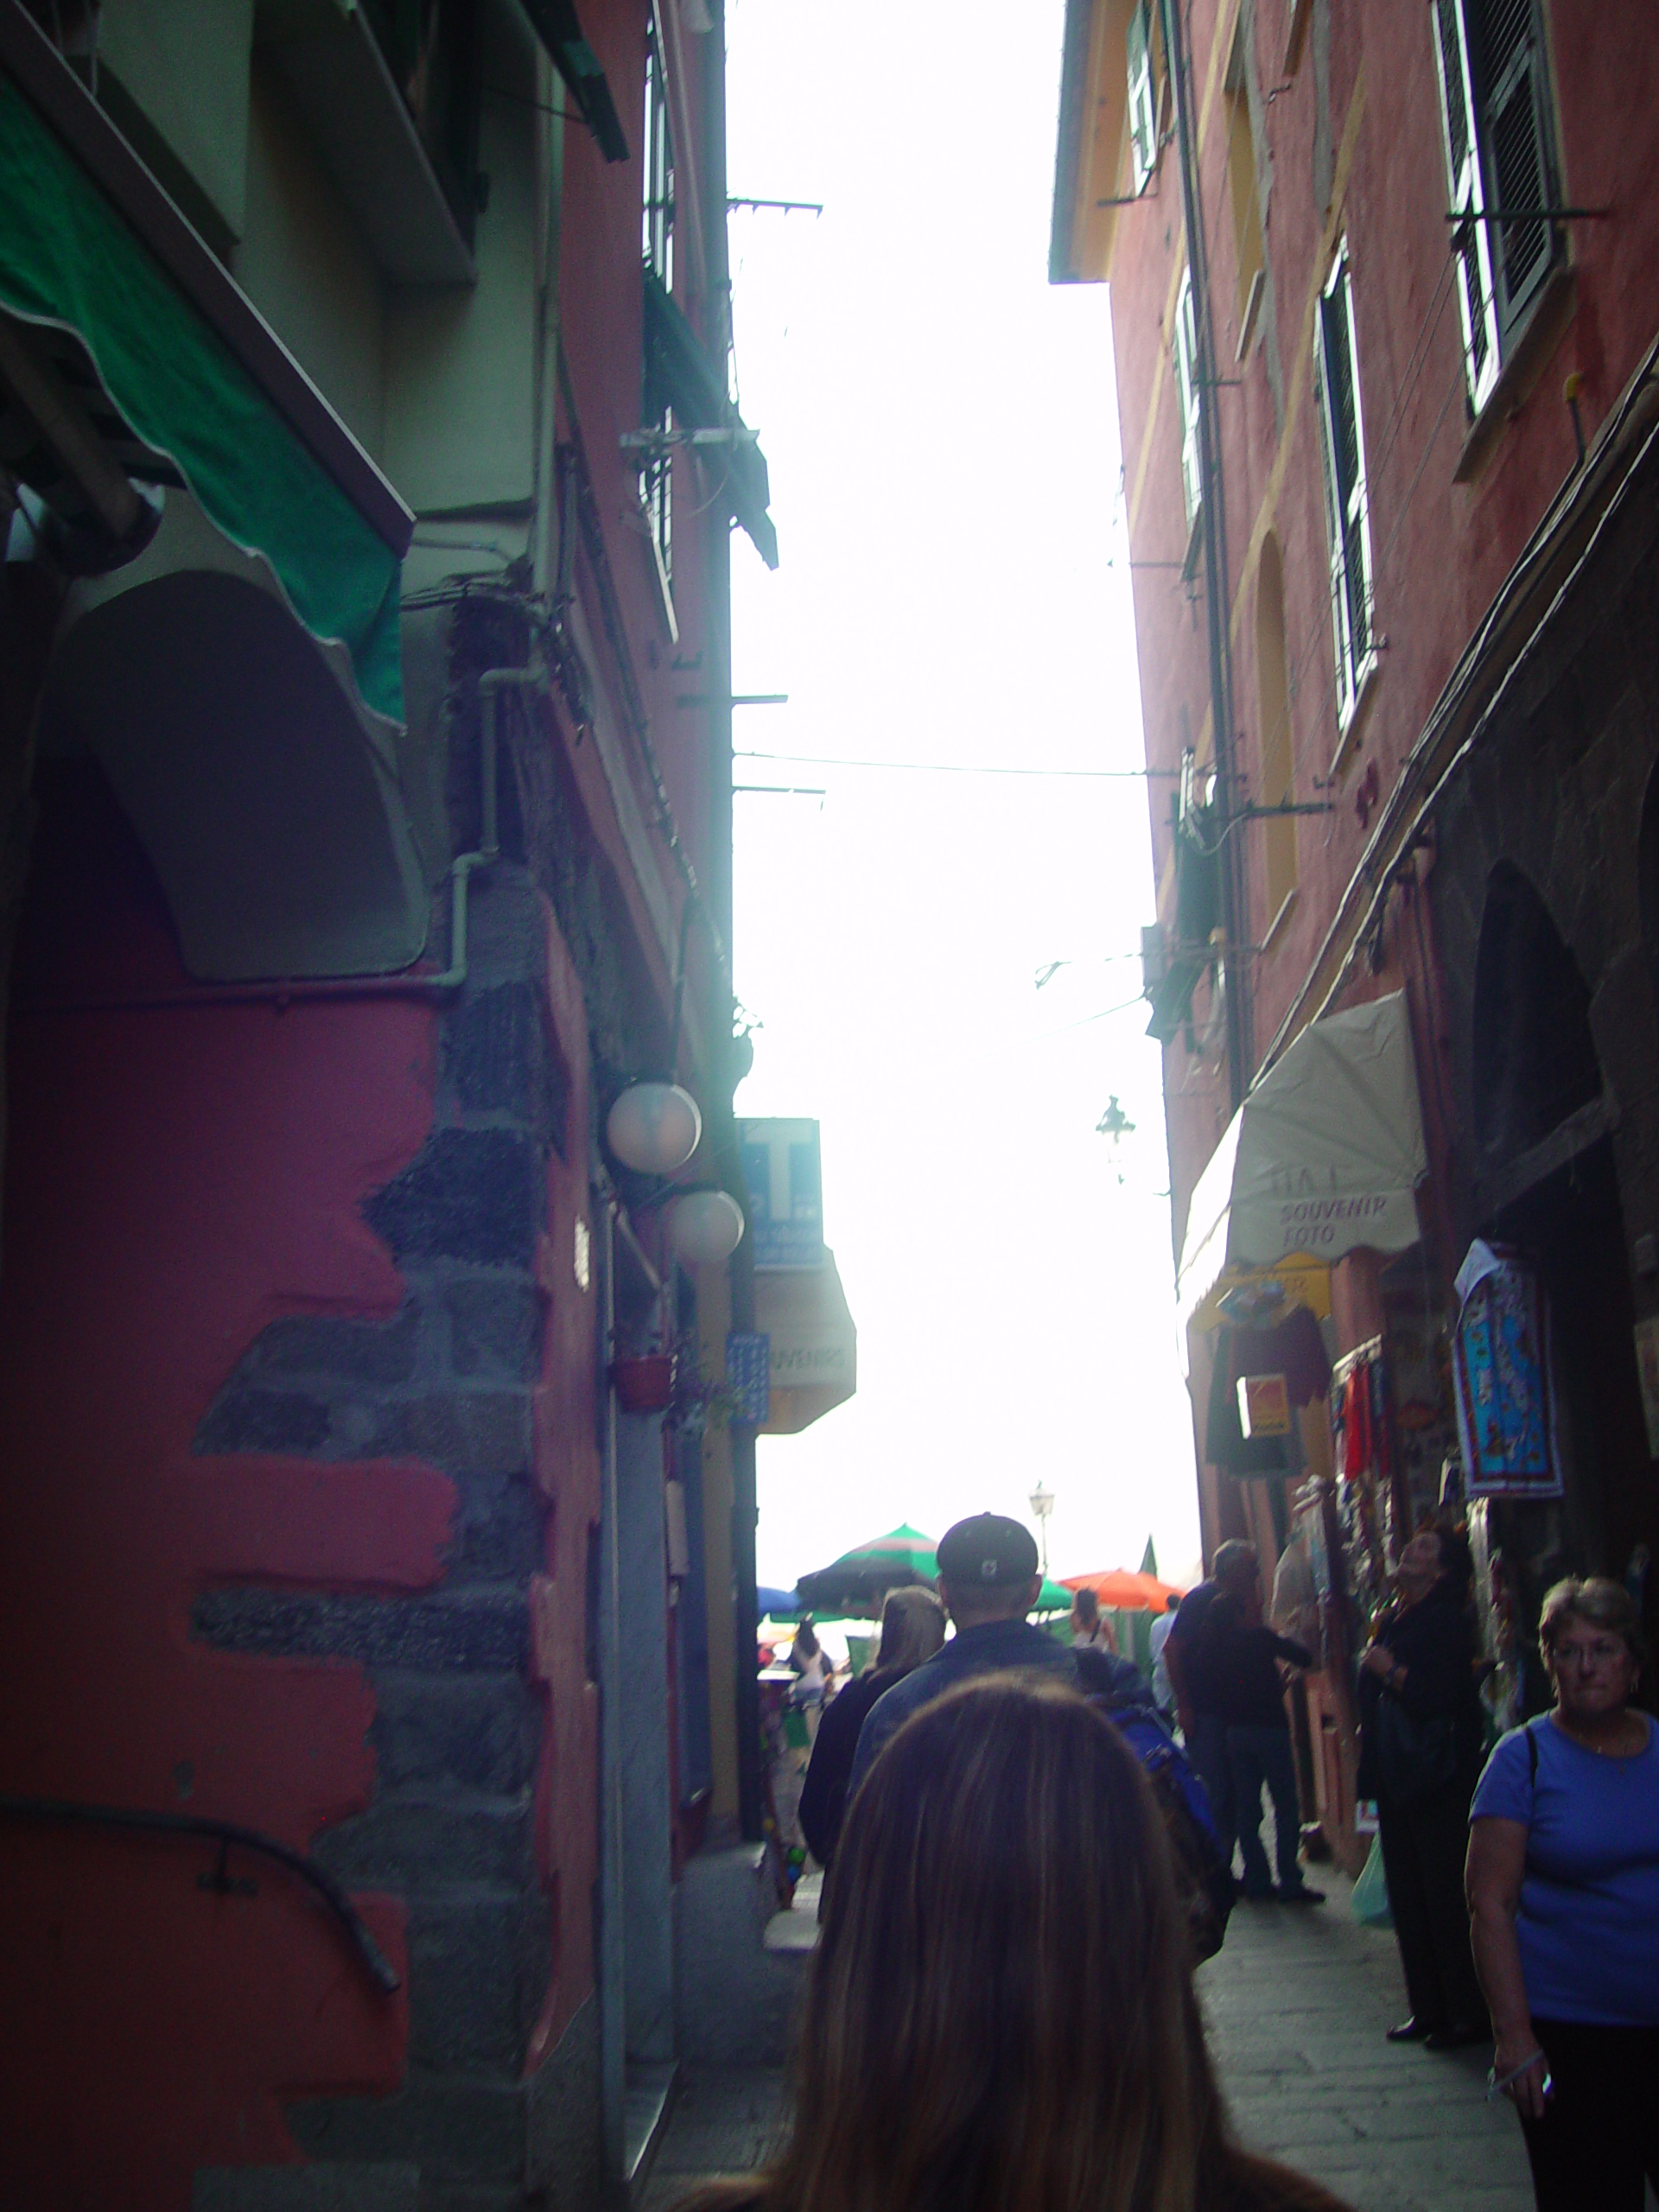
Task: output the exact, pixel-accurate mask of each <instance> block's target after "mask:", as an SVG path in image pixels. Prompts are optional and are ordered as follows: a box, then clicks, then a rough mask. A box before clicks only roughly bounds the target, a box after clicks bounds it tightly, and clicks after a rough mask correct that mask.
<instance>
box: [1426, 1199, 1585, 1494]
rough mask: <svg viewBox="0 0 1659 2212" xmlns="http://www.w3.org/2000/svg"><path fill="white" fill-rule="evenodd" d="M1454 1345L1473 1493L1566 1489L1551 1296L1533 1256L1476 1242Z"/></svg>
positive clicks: (1461, 1290)
mask: <svg viewBox="0 0 1659 2212" xmlns="http://www.w3.org/2000/svg"><path fill="white" fill-rule="evenodd" d="M1457 1290H1458V1295H1459V1298H1460V1299H1461V1300H1462V1301H1463V1304H1462V1309H1461V1311H1460V1313H1459V1316H1458V1325H1457V1330H1456V1333H1455V1334H1454V1336H1453V1338H1452V1376H1453V1379H1454V1381H1455V1383H1456V1385H1457V1397H1458V1429H1459V1440H1460V1442H1461V1444H1462V1446H1463V1465H1464V1471H1465V1488H1466V1490H1467V1493H1468V1495H1469V1497H1471V1498H1475V1497H1560V1494H1561V1472H1560V1452H1559V1449H1558V1447H1557V1444H1556V1437H1555V1410H1556V1409H1555V1397H1554V1388H1553V1384H1552V1379H1551V1362H1550V1341H1549V1332H1550V1324H1549V1301H1548V1299H1547V1298H1546V1296H1545V1294H1544V1289H1543V1286H1542V1284H1541V1282H1540V1281H1538V1278H1537V1276H1536V1274H1535V1273H1534V1271H1533V1269H1532V1268H1530V1267H1529V1266H1528V1264H1527V1263H1526V1262H1525V1261H1523V1260H1522V1259H1521V1258H1520V1256H1519V1255H1517V1254H1516V1253H1513V1252H1510V1251H1507V1250H1505V1249H1503V1248H1501V1247H1495V1246H1493V1245H1490V1244H1485V1243H1481V1242H1480V1241H1479V1240H1478V1239H1477V1240H1476V1242H1475V1243H1473V1244H1471V1246H1470V1248H1469V1252H1468V1256H1467V1257H1466V1258H1465V1261H1464V1263H1463V1265H1462V1267H1461V1268H1459V1270H1458V1279H1457Z"/></svg>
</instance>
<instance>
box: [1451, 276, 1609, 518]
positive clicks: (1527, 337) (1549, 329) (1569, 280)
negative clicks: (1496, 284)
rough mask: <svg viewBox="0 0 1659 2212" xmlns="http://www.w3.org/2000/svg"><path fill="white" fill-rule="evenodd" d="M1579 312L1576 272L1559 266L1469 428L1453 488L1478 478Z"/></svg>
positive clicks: (1545, 285)
mask: <svg viewBox="0 0 1659 2212" xmlns="http://www.w3.org/2000/svg"><path fill="white" fill-rule="evenodd" d="M1578 310H1579V279H1578V272H1577V270H1575V269H1574V268H1573V265H1572V264H1571V263H1570V262H1566V261H1559V262H1557V263H1556V264H1555V266H1554V269H1552V270H1550V272H1549V274H1548V277H1546V278H1545V279H1544V283H1543V288H1542V289H1541V291H1540V293H1539V295H1538V297H1537V300H1536V302H1535V303H1534V306H1533V310H1532V314H1531V316H1530V317H1529V320H1528V322H1527V326H1526V327H1525V329H1524V330H1522V333H1521V335H1520V336H1519V338H1517V339H1516V341H1515V344H1514V346H1513V347H1512V349H1511V351H1510V358H1509V359H1508V360H1507V361H1505V362H1504V364H1503V367H1502V369H1500V370H1499V372H1498V377H1497V383H1496V384H1495V385H1493V386H1492V388H1491V391H1490V392H1489V393H1488V394H1487V396H1486V404H1485V405H1484V407H1483V408H1482V409H1481V410H1480V412H1479V414H1478V415H1477V416H1476V417H1475V419H1474V421H1473V422H1472V423H1471V424H1470V426H1469V434H1468V435H1467V436H1466V437H1465V440H1464V442H1463V450H1462V452H1461V453H1460V454H1459V455H1458V465H1457V467H1455V468H1454V469H1453V470H1452V482H1453V483H1454V484H1472V483H1473V482H1474V481H1475V480H1476V479H1477V478H1478V476H1479V475H1480V474H1481V472H1482V470H1483V469H1484V467H1485V466H1486V463H1487V462H1488V461H1490V460H1491V456H1492V453H1493V450H1494V449H1495V448H1496V447H1497V443H1498V442H1499V440H1500V439H1501V437H1502V435H1503V432H1504V431H1505V430H1506V429H1508V428H1509V425H1510V423H1512V422H1514V420H1515V418H1516V416H1517V415H1519V413H1520V412H1521V410H1522V408H1523V407H1524V406H1525V405H1526V404H1527V402H1528V400H1529V399H1530V398H1531V397H1532V394H1533V391H1534V390H1535V386H1536V385H1537V383H1538V379H1539V378H1540V377H1541V376H1542V374H1543V372H1544V371H1545V369H1546V368H1547V367H1548V365H1549V362H1550V359H1551V357H1552V355H1553V354H1554V352H1555V349H1556V347H1557V346H1559V345H1560V342H1561V340H1562V339H1563V338H1564V337H1565V336H1566V335H1567V329H1568V327H1569V326H1570V324H1571V323H1572V321H1573V316H1574V315H1576V314H1577V313H1578Z"/></svg>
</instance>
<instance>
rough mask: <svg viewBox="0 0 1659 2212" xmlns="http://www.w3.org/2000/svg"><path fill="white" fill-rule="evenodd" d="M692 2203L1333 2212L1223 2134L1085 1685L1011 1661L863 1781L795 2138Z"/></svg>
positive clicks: (1128, 1785)
mask: <svg viewBox="0 0 1659 2212" xmlns="http://www.w3.org/2000/svg"><path fill="white" fill-rule="evenodd" d="M1079 1991H1084V1992H1086V1993H1087V1998H1086V2001H1085V2002H1083V2003H1081V2004H1080V2003H1079V2002H1078V2001H1077V1996H1078V1993H1079ZM692 2203H693V2204H695V2206H696V2207H697V2208H698V2212H715V2208H716V2207H724V2208H728V2212H730V2209H732V2208H738V2207H743V2208H748V2209H749V2212H1342V2209H1341V2208H1340V2207H1339V2206H1338V2202H1337V2200H1336V2199H1335V2198H1333V2197H1332V2196H1327V2195H1326V2194H1325V2191H1323V2190H1319V2189H1318V2188H1317V2187H1315V2186H1314V2184H1313V2183H1310V2182H1307V2181H1305V2180H1303V2179H1302V2178H1301V2177H1300V2176H1297V2175H1294V2174H1292V2173H1289V2172H1287V2171H1286V2170H1285V2169H1283V2168H1282V2167H1278V2166H1274V2165H1270V2164H1268V2163H1266V2162H1265V2161H1263V2160H1261V2159H1257V2158H1251V2157H1250V2156H1249V2155H1248V2154H1247V2153H1246V2152H1242V2151H1240V2150H1239V2149H1237V2148H1236V2146H1235V2145H1233V2144H1232V2143H1231V2142H1230V2140H1229V2138H1228V2134H1227V2130H1226V2124H1225V2118H1224V2113H1223V2110H1222V2105H1221V2099H1220V2094H1219V2092H1218V2091H1217V2087H1216V2082H1215V2078H1214V2075H1213V2074H1212V2073H1211V2067H1210V2059H1209V2055H1208V2053H1207V2051H1206V2050H1205V2043H1204V2033H1203V2030H1202V2027H1201V2025H1200V2023H1199V2019H1198V2006H1197V2004H1196V2002H1195V2000H1194V1998H1193V1994H1192V1969H1191V1961H1190V1957H1189V1954H1188V1947H1187V1937H1186V1931H1185V1925H1184V1923H1183V1921H1182V1919H1181V1916H1180V1913H1179V1908H1178V1906H1177V1903H1176V1895H1175V1888H1174V1883H1173V1876H1172V1873H1171V1869H1170V1862H1169V1853H1168V1847H1167V1845H1166V1841H1165V1839H1164V1832H1163V1828H1162V1826H1161V1823H1160V1819H1159V1815H1158V1813H1157V1809H1156V1807H1155V1805H1154V1802H1153V1798H1152V1794H1151V1791H1150V1789H1149V1788H1148V1786H1147V1781H1146V1778H1145V1777H1144V1775H1143V1774H1142V1773H1141V1768H1140V1765H1139V1763H1138V1762H1137V1761H1136V1759H1135V1758H1134V1756H1133V1755H1132V1754H1131V1753H1130V1752H1129V1751H1128V1749H1127V1748H1126V1747H1125V1745H1123V1743H1122V1740H1121V1738H1119V1737H1118V1735H1117V1733H1116V1730H1115V1729H1114V1728H1113V1727H1112V1725H1111V1723H1110V1722H1109V1720H1108V1719H1106V1718H1105V1717H1104V1716H1103V1714H1102V1713H1099V1712H1097V1711H1096V1709H1095V1708H1094V1707H1091V1706H1090V1704H1088V1703H1087V1702H1086V1701H1085V1700H1084V1699H1083V1698H1082V1697H1080V1696H1079V1695H1078V1694H1077V1693H1076V1692H1075V1691H1073V1690H1071V1689H1070V1688H1064V1687H1061V1686H1059V1685H1057V1684H1053V1683H1049V1682H1044V1681H1039V1680H1035V1679H1032V1678H1027V1677H1021V1676H1016V1675H988V1676H985V1677H983V1678H982V1679H979V1680H976V1681H969V1682H966V1683H964V1684H963V1685H962V1686H961V1687H960V1688H957V1689H955V1690H952V1691H950V1692H949V1693H947V1694H945V1695H944V1696H942V1697H940V1698H938V1699H937V1700H934V1701H933V1702H931V1704H929V1705H927V1706H925V1707H923V1708H922V1709H921V1710H920V1711H919V1712H918V1713H916V1714H915V1716H914V1717H913V1718H912V1719H910V1720H909V1721H907V1722H906V1724H905V1726H904V1727H903V1728H902V1729H901V1730H900V1731H899V1733H898V1734H897V1735H896V1736H895V1737H894V1738H893V1741H892V1742H891V1744H890V1745H888V1746H887V1749H886V1750H885V1751H883V1752H882V1754H881V1755H880V1758H878V1759H877V1761H876V1763H875V1764H874V1767H873V1768H872V1769H871V1770H870V1773H869V1775H868V1778H867V1779H866V1781H865V1783H864V1784H863V1787H862V1788H861V1790H860V1791H859V1793H858V1795H857V1796H856V1797H855V1799H854V1802H853V1804H852V1806H851V1808H850V1809H849V1814H848V1817H847V1824H846V1827H845V1829H844V1831H843V1834H842V1843H841V1850H840V1853H839V1854H838V1856H837V1858H836V1866H835V1872H834V1873H833V1874H832V1875H831V1877H830V1878H829V1897H828V1906H827V1911H826V1916H825V1922H824V1929H823V1940H822V1942H821V1943H820V1946H819V1948H818V1951H817V1956H816V1958H815V1959H814V1961H813V1967H812V1974H811V1980H810V1986H809V1990H808V1995H807V2002H806V2007H805V2014H804V2025H803V2030H802V2034H801V2041H800V2046H799V2051H798V2061H797V2068H796V2086H795V2101H794V2113H793V2122H792V2126H791V2131H790V2134H789V2139H788V2141H787V2143H786V2144H785V2148H784V2151H783V2153H782V2156H781V2157H780V2158H779V2160H778V2162H777V2164H775V2165H773V2166H772V2167H771V2168H770V2169H768V2170H767V2171H765V2172H762V2173H760V2174H757V2175H755V2176H753V2177H752V2178H751V2179H749V2180H748V2181H747V2182H741V2183H726V2184H724V2185H722V2186H721V2187H718V2188H716V2189H714V2190H704V2191H703V2192H702V2193H701V2195H699V2196H697V2197H696V2198H695V2199H693V2200H692Z"/></svg>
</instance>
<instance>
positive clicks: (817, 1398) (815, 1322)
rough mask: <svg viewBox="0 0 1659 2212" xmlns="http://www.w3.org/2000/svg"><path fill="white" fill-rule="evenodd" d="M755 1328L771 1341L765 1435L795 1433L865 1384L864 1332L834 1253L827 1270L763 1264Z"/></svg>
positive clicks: (757, 1276) (757, 1274) (758, 1273)
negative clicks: (861, 1372)
mask: <svg viewBox="0 0 1659 2212" xmlns="http://www.w3.org/2000/svg"><path fill="white" fill-rule="evenodd" d="M754 1325H755V1327H756V1329H757V1330H758V1331H760V1332H761V1333H763V1334H764V1335H766V1337H768V1338H770V1339H771V1354H770V1370H771V1382H772V1411H771V1413H770V1414H768V1416H767V1418H766V1421H765V1422H764V1423H763V1424H762V1426H761V1428H760V1434H761V1435H762V1436H794V1435H796V1434H798V1432H799V1431H800V1430H802V1429H804V1428H806V1427H809V1426H810V1424H811V1423H812V1422H813V1421H817V1420H818V1419H820V1418H821V1417H822V1415H823V1414H827V1413H829V1412H830V1411H832V1409H833V1408H835V1407H836V1406H839V1405H843V1404H844V1403H845V1402H846V1401H847V1400H848V1399H849V1398H850V1397H851V1396H852V1395H853V1394H854V1392H855V1390H856V1389H857V1388H858V1331H857V1329H856V1328H855V1326H854V1324H853V1317H852V1315H851V1313H849V1311H848V1307H847V1294H846V1292H845V1291H844V1290H842V1287H841V1277H840V1275H839V1274H837V1273H836V1263H835V1260H834V1258H833V1257H832V1255H830V1254H829V1252H827V1251H826V1252H825V1254H824V1255H823V1266H822V1267H821V1268H756V1269H755V1271H754Z"/></svg>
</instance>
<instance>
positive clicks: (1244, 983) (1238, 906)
mask: <svg viewBox="0 0 1659 2212" xmlns="http://www.w3.org/2000/svg"><path fill="white" fill-rule="evenodd" d="M1162 7H1163V20H1164V52H1165V54H1166V55H1167V56H1168V62H1169V81H1170V88H1171V91H1172V92H1173V95H1174V106H1175V146H1176V152H1177V155H1178V156H1179V163H1180V171H1181V209H1182V215H1183V219H1184V220H1185V226H1186V265H1187V270H1188V273H1189V275H1190V276H1191V277H1192V325H1193V332H1194V335H1195V337H1196V340H1197V349H1196V350H1197V353H1198V359H1197V362H1196V364H1195V366H1196V370H1197V377H1198V501H1199V505H1198V518H1199V524H1200V527H1201V530H1202V531H1203V537H1204V596H1205V630H1206V632H1207V636H1208V643H1209V648H1210V720H1211V730H1212V732H1213V734H1214V744H1215V756H1216V776H1217V782H1218V783H1219V785H1220V786H1221V791H1222V794H1223V803H1224V806H1225V808H1226V810H1227V811H1228V812H1229V813H1230V812H1231V810H1232V804H1233V799H1234V797H1235V795H1236V783H1235V776H1234V768H1235V758H1236V749H1235V744H1234V732H1233V671H1232V655H1231V651H1230V645H1229V642H1228V635H1227V610H1228V606H1229V603H1230V602H1229V594H1228V589H1227V513H1226V505H1225V499H1224V491H1223V486H1222V467H1221V441H1220V437H1219V435H1218V431H1217V423H1216V416H1215V404H1216V402H1215V395H1216V391H1217V380H1216V355H1215V346H1214V342H1213V340H1212V339H1211V327H1210V266H1209V256H1208V253H1207V251H1206V250H1205V233H1204V194H1203V191H1202V188H1201V184H1200V180H1199V176H1198V147H1197V145H1196V144H1195V143H1194V139H1193V135H1192V82H1191V79H1190V78H1189V77H1188V74H1187V66H1186V48H1185V42H1184V38H1183V32H1182V26H1181V11H1180V8H1179V4H1178V0H1162ZM1221 907H1222V925H1223V928H1224V931H1225V942H1226V943H1227V944H1229V945H1243V944H1246V943H1247V942H1248V941H1249V933H1248V931H1246V929H1245V928H1244V926H1243V915H1244V912H1245V897H1244V879H1243V854H1242V852H1241V851H1240V849H1239V842H1238V840H1237V839H1236V838H1232V837H1229V838H1228V839H1226V840H1225V842H1224V849H1223V854H1222V868H1221ZM1226 990H1227V1000H1226V1013H1227V1087H1228V1091H1229V1094H1230V1100H1231V1105H1232V1109H1233V1110H1234V1111H1235V1112H1236V1111H1237V1109H1238V1108H1239V1106H1240V1105H1241V1104H1242V1103H1243V1098H1244V1094H1245V1092H1246V1091H1247V1090H1249V1086H1250V1077H1251V1075H1252V1073H1253V1072H1254V1069H1253V1066H1252V1061H1253V1058H1254V1054H1253V1052H1252V1051H1251V1046H1250V1036H1251V1020H1250V1007H1249V971H1248V969H1247V968H1246V966H1245V961H1244V956H1243V955H1239V956H1238V957H1236V958H1235V959H1232V960H1230V961H1229V962H1228V963H1227V969H1226Z"/></svg>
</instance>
